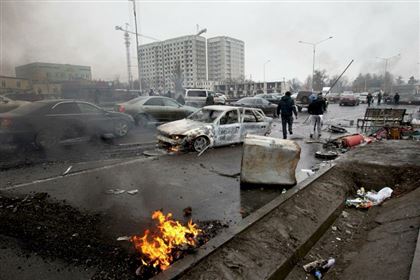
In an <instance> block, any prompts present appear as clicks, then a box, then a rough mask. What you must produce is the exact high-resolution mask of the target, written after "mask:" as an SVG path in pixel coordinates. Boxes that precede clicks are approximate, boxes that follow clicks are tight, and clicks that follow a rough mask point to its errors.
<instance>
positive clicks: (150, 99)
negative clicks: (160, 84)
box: [115, 96, 197, 126]
mask: <svg viewBox="0 0 420 280" xmlns="http://www.w3.org/2000/svg"><path fill="white" fill-rule="evenodd" d="M115 111H118V112H121V113H126V114H129V115H131V116H132V117H133V118H134V120H135V122H136V124H138V125H141V126H146V125H147V124H149V123H150V122H155V123H156V122H157V123H162V122H170V121H176V120H180V119H183V118H185V117H187V116H188V115H190V114H192V113H194V112H195V111H197V108H193V107H190V106H185V105H181V104H179V103H178V102H177V101H175V100H174V99H172V98H169V97H164V96H140V97H137V98H134V99H132V100H129V101H127V102H124V103H120V104H117V105H115Z"/></svg>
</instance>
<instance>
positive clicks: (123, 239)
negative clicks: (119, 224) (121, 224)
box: [117, 236, 131, 241]
mask: <svg viewBox="0 0 420 280" xmlns="http://www.w3.org/2000/svg"><path fill="white" fill-rule="evenodd" d="M130 238H131V237H130V236H120V237H118V238H117V241H129V240H130Z"/></svg>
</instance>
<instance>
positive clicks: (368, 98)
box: [366, 92, 373, 107]
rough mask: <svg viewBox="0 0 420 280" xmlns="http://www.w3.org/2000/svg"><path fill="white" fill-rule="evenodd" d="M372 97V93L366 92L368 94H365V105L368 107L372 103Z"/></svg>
mask: <svg viewBox="0 0 420 280" xmlns="http://www.w3.org/2000/svg"><path fill="white" fill-rule="evenodd" d="M372 99H373V96H372V94H371V93H370V92H369V93H368V95H367V96H366V100H367V105H368V107H370V104H372Z"/></svg>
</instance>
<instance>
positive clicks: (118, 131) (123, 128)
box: [114, 120, 130, 137]
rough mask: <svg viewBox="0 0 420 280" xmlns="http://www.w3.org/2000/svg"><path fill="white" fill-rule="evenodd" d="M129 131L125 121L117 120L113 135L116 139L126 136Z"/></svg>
mask: <svg viewBox="0 0 420 280" xmlns="http://www.w3.org/2000/svg"><path fill="white" fill-rule="evenodd" d="M129 130H130V126H129V124H128V122H126V121H125V120H119V121H117V123H116V124H115V125H114V134H115V136H117V137H123V136H126V135H127V133H128V131H129Z"/></svg>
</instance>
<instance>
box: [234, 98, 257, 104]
mask: <svg viewBox="0 0 420 280" xmlns="http://www.w3.org/2000/svg"><path fill="white" fill-rule="evenodd" d="M238 103H242V104H255V103H256V98H254V97H245V98H242V99H239V100H238Z"/></svg>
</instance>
